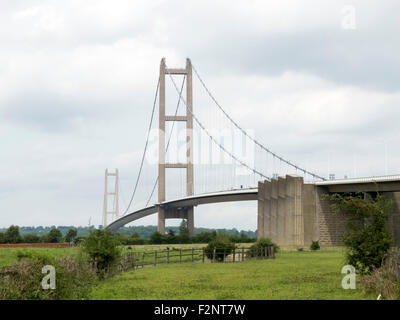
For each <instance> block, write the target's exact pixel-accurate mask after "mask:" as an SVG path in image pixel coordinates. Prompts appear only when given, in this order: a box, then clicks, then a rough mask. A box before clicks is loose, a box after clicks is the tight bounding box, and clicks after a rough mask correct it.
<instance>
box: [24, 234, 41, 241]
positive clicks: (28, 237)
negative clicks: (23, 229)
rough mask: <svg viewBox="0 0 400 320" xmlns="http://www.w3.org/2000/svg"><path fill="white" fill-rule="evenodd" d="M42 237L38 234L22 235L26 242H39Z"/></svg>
mask: <svg viewBox="0 0 400 320" xmlns="http://www.w3.org/2000/svg"><path fill="white" fill-rule="evenodd" d="M40 240H41V239H40V237H39V236H37V235H36V234H26V235H24V236H23V237H22V242H24V243H39V242H40Z"/></svg>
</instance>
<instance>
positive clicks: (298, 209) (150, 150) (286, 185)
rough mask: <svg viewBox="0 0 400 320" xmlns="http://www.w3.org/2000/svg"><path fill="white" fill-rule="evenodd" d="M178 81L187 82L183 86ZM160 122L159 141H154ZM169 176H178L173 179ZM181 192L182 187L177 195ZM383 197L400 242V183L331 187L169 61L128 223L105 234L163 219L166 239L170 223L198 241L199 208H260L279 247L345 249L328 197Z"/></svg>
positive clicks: (262, 222) (261, 228)
mask: <svg viewBox="0 0 400 320" xmlns="http://www.w3.org/2000/svg"><path fill="white" fill-rule="evenodd" d="M177 78H180V79H181V80H182V83H181V84H180V85H179V84H178V79H177ZM194 78H195V79H196V81H198V83H199V84H200V87H201V89H202V92H203V93H204V97H203V98H200V99H199V103H196V106H197V105H200V103H201V104H202V105H203V104H204V105H205V104H207V105H208V104H211V105H212V106H213V111H212V112H210V111H209V110H208V109H206V108H204V107H203V106H202V107H201V108H197V107H196V109H195V108H194V107H193V79H194ZM168 85H169V89H170V90H169V91H175V93H176V99H177V102H176V105H171V103H170V102H171V100H172V99H170V96H169V95H168V93H167V87H168ZM184 91H186V92H185V94H184ZM169 93H170V92H169ZM167 97H168V99H166V98H167ZM174 101H175V100H174ZM196 101H197V100H196ZM157 102H158V114H157V113H156V107H157ZM171 106H173V107H171ZM157 116H158V128H157V134H156V136H157V137H156V138H157V140H158V141H156V140H154V139H153V140H152V139H151V138H152V136H154V129H155V128H154V124H155V123H156V118H157ZM179 127H180V129H179ZM172 140H174V141H172ZM175 140H176V141H175ZM156 142H157V143H156ZM173 142H176V143H173ZM179 143H180V147H179ZM155 144H157V148H155V147H154V146H155ZM154 149H157V150H156V151H157V152H156V153H157V154H156V153H155V152H154ZM155 154H156V155H155ZM155 157H157V160H155ZM146 163H152V164H153V165H152V166H149V168H150V170H151V171H152V172H153V173H154V171H157V174H156V175H155V176H154V177H153V178H154V180H153V182H152V183H149V181H150V180H149V179H143V177H142V176H143V172H144V171H145V170H146V169H145V168H146ZM169 171H171V172H173V173H172V174H170V175H169V176H168V174H167V172H169ZM168 177H169V179H168ZM141 181H142V182H141ZM176 184H179V185H180V190H179V191H176V190H177V188H176ZM169 189H175V194H172V195H171V192H170V193H168V191H169ZM178 189H179V188H178ZM377 191H379V192H384V193H386V194H387V195H388V196H389V197H391V198H393V199H394V200H395V204H396V214H395V215H394V218H393V219H394V220H393V223H392V225H393V232H394V233H395V236H396V239H398V241H400V235H399V226H400V218H399V217H400V215H399V213H400V210H399V207H400V193H399V191H400V175H394V176H382V177H371V178H362V179H361V178H358V179H342V180H332V179H330V180H327V179H326V178H325V177H323V176H322V175H321V174H319V173H317V172H315V171H314V170H310V169H309V168H305V167H303V166H300V165H298V164H296V163H295V162H293V161H291V160H288V159H286V158H285V157H284V156H282V155H279V154H277V153H276V152H274V151H273V150H271V149H270V148H269V147H267V146H266V145H265V144H263V143H262V142H260V141H259V140H258V139H256V138H255V134H254V132H252V131H250V130H245V129H244V128H243V127H242V126H241V125H240V124H239V123H238V122H237V121H236V120H234V118H233V117H232V116H230V115H229V114H228V113H227V111H226V110H225V109H224V108H223V107H222V106H221V104H220V103H219V102H218V101H217V99H216V98H215V96H214V94H213V93H212V91H211V90H210V89H209V87H208V86H207V85H206V84H205V81H204V80H203V78H202V77H201V76H200V74H199V72H198V71H197V69H196V68H195V66H194V65H192V63H191V61H190V59H187V60H186V66H185V68H169V67H167V65H166V60H165V59H164V58H163V59H162V60H161V64H160V75H159V79H158V82H157V86H156V92H155V97H154V103H153V108H152V113H151V118H150V123H149V126H148V131H147V135H146V142H145V147H144V150H143V154H142V158H141V162H140V166H139V170H138V175H137V178H136V181H135V184H134V188H133V192H132V195H131V197H130V200H129V202H128V204H127V208H126V209H125V210H124V211H123V213H122V215H121V216H117V218H116V219H115V220H114V221H113V222H112V223H110V224H109V225H108V226H107V228H108V229H109V230H111V231H112V232H116V231H117V230H118V229H119V228H120V227H122V226H124V225H126V224H128V223H130V222H132V221H135V220H138V219H141V218H143V217H146V216H149V215H152V214H158V231H159V232H160V233H162V234H163V233H165V221H166V219H177V218H179V219H186V220H187V224H188V229H189V233H190V234H191V235H193V232H194V207H196V206H198V205H203V204H212V203H220V202H237V201H257V203H258V213H257V216H258V219H257V231H258V236H259V237H270V238H272V239H273V240H274V241H277V242H278V243H280V244H298V245H301V244H305V243H310V242H311V240H320V242H321V243H323V244H339V243H340V242H341V234H342V233H343V228H344V217H343V216H340V215H332V213H331V212H330V205H329V201H328V200H326V197H324V195H325V194H328V193H332V192H346V193H348V192H377ZM146 192H148V195H147V196H146V194H145V193H146ZM139 193H140V194H141V196H140V197H139V196H138V194H139ZM156 194H157V196H158V197H157V199H155V196H156ZM139 198H140V199H139ZM143 199H145V200H143ZM117 204H118V202H117ZM133 206H136V208H135V209H132V207H133ZM105 214H107V212H105Z"/></svg>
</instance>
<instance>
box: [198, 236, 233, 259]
mask: <svg viewBox="0 0 400 320" xmlns="http://www.w3.org/2000/svg"><path fill="white" fill-rule="evenodd" d="M235 248H236V247H235V244H234V243H232V242H231V241H230V240H229V236H227V235H225V234H219V235H217V236H216V238H215V239H214V240H212V241H210V242H209V243H208V245H207V247H206V248H205V254H206V256H207V258H208V259H211V260H212V259H214V258H215V260H217V261H224V259H225V257H226V256H228V255H230V254H231V253H232V252H233V250H234V249H235ZM214 250H215V256H214Z"/></svg>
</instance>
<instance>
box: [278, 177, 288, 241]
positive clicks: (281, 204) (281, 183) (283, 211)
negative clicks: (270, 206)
mask: <svg viewBox="0 0 400 320" xmlns="http://www.w3.org/2000/svg"><path fill="white" fill-rule="evenodd" d="M286 207H287V201H286V178H284V177H278V216H277V219H278V220H277V232H278V237H277V241H278V243H280V244H287V239H286V221H285V220H286V216H287V208H286Z"/></svg>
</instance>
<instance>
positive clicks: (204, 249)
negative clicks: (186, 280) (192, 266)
mask: <svg viewBox="0 0 400 320" xmlns="http://www.w3.org/2000/svg"><path fill="white" fill-rule="evenodd" d="M204 254H205V248H203V256H202V261H203V263H204Z"/></svg>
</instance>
